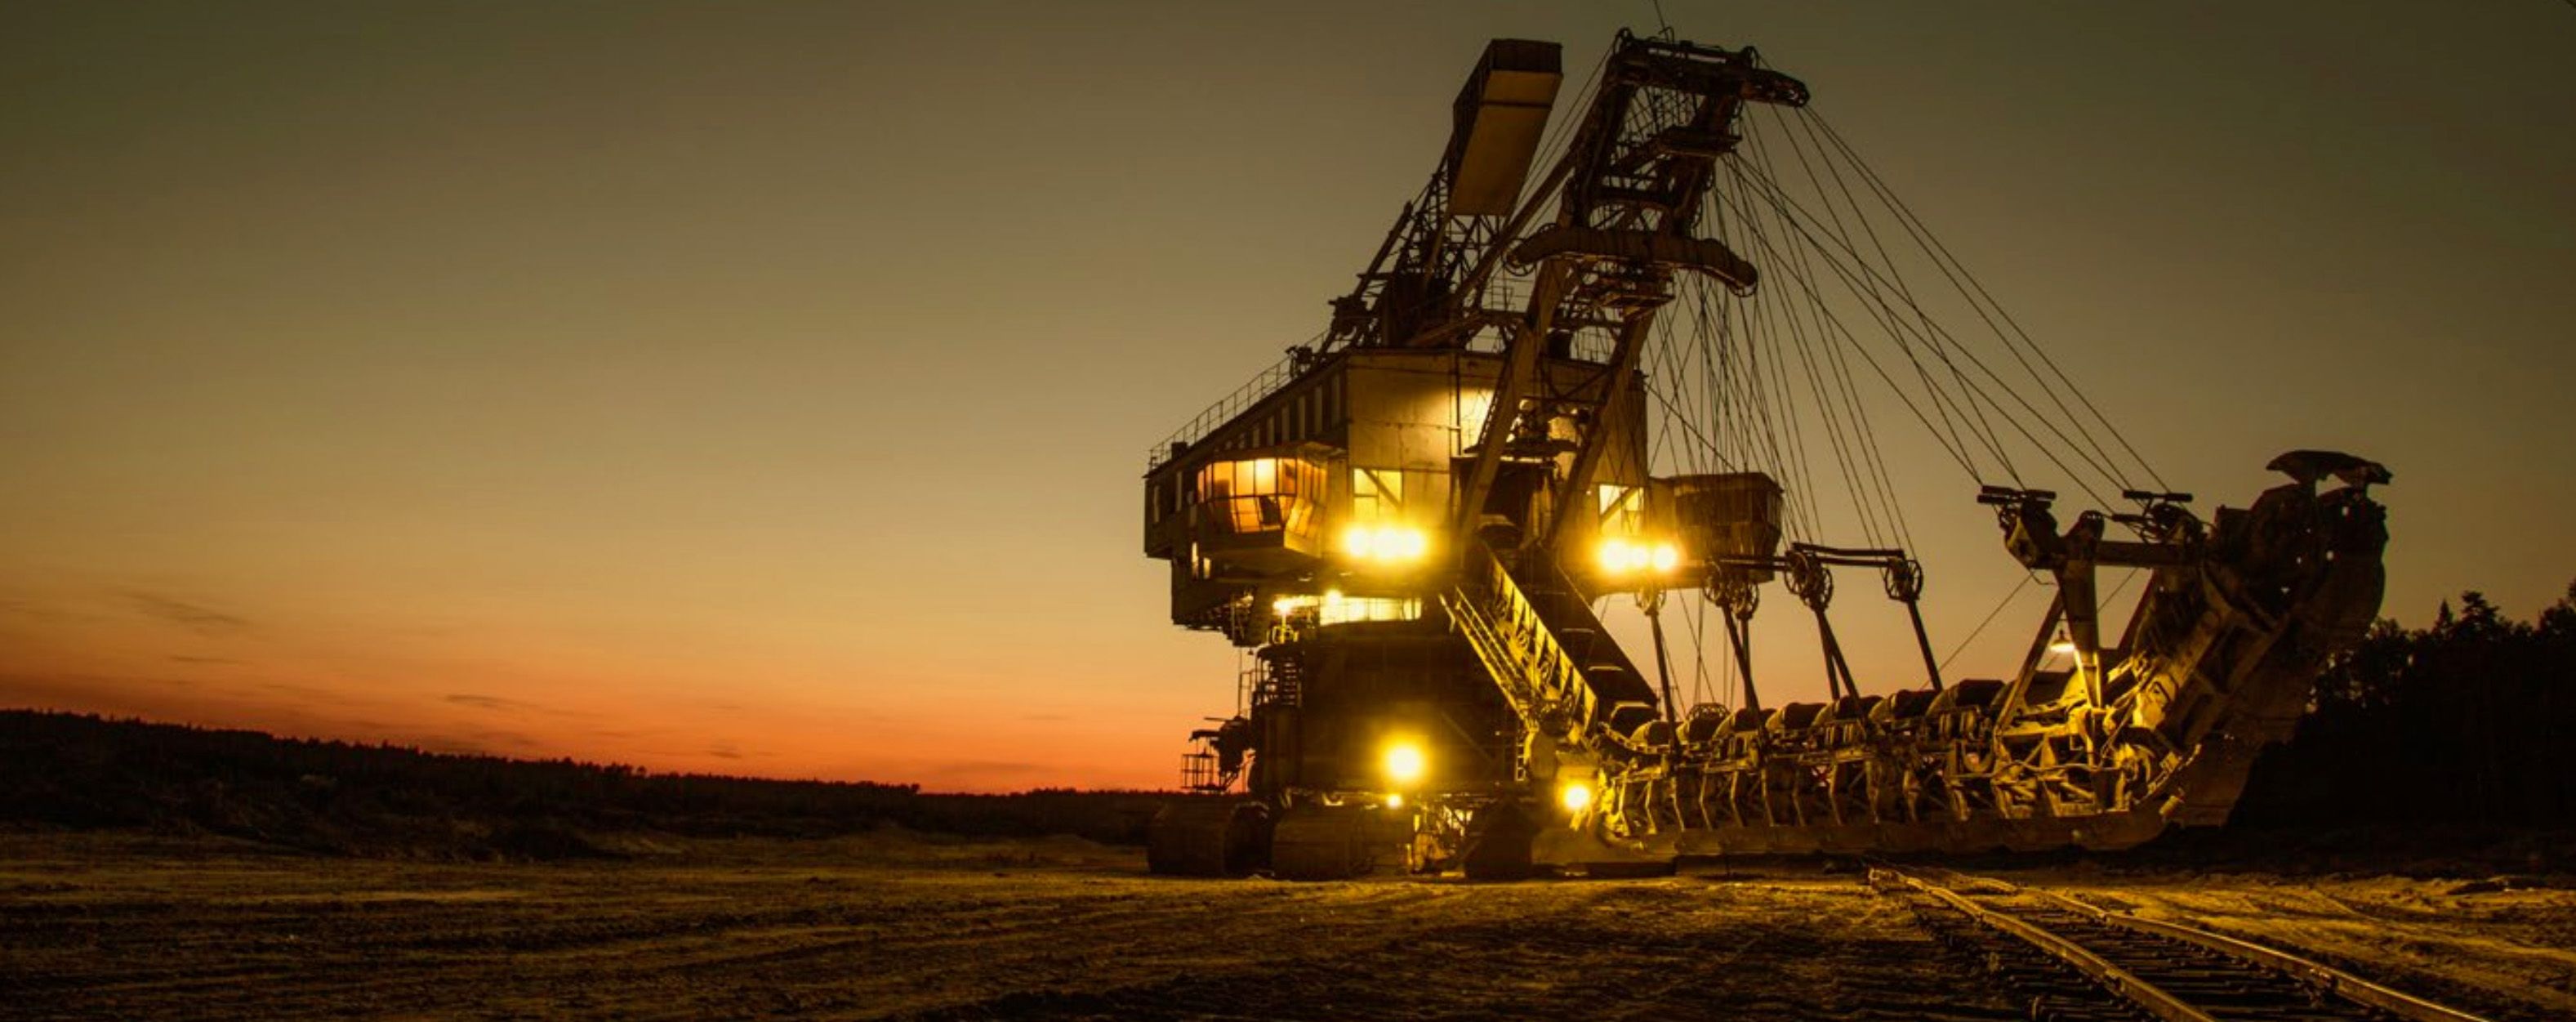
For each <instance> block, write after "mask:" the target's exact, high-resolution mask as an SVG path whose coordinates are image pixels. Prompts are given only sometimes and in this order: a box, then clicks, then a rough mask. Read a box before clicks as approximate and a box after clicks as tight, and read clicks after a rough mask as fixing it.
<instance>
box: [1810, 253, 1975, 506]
mask: <svg viewBox="0 0 2576 1022" xmlns="http://www.w3.org/2000/svg"><path fill="white" fill-rule="evenodd" d="M1765 251H1766V252H1768V250H1767V249H1766V250H1765ZM1799 283H1800V285H1801V286H1808V285H1807V282H1805V281H1799ZM1828 318H1829V319H1831V318H1832V317H1830V316H1829V317H1828ZM1833 321H1834V323H1835V326H1836V329H1837V330H1838V331H1840V332H1841V333H1842V334H1843V335H1844V336H1845V337H1846V338H1848V337H1849V336H1850V331H1849V329H1847V328H1844V327H1842V325H1841V322H1840V320H1839V319H1834V320H1833ZM1851 343H1853V344H1854V349H1853V350H1854V351H1856V352H1857V353H1859V354H1860V356H1861V360H1862V361H1863V362H1865V363H1867V364H1868V365H1869V367H1870V368H1871V369H1873V370H1875V371H1877V373H1878V376H1879V379H1880V380H1881V381H1882V382H1884V383H1886V384H1887V386H1888V389H1889V390H1890V391H1891V392H1893V393H1895V394H1896V399H1897V401H1898V402H1900V403H1902V404H1903V405H1905V409H1906V411H1908V412H1911V413H1913V415H1914V420H1915V421H1916V422H1919V423H1922V424H1923V428H1924V430H1925V431H1926V432H1929V433H1931V434H1932V438H1933V441H1934V442H1935V443H1938V444H1940V445H1941V450H1942V451H1943V452H1944V453H1947V454H1948V455H1950V459H1951V460H1952V461H1955V462H1957V463H1958V464H1959V469H1960V471H1962V472H1965V473H1967V475H1968V478H1969V479H1971V480H1975V481H1979V482H1982V481H1984V479H1985V476H1984V474H1983V473H1980V472H1978V471H1977V467H1976V464H1975V462H1974V461H1973V460H1972V459H1970V458H1969V457H1968V454H1967V452H1966V450H1965V449H1963V448H1955V447H1952V446H1950V444H1949V441H1948V439H1947V438H1945V437H1943V436H1942V435H1941V434H1940V432H1939V431H1938V430H1937V429H1935V428H1934V427H1933V425H1932V420H1931V418H1930V417H1929V416H1926V415H1924V414H1923V410H1922V409H1921V408H1920V407H1918V406H1916V405H1915V403H1914V399H1913V398H1911V397H1909V396H1907V395H1906V393H1905V388H1904V387H1903V386H1902V385H1900V384H1898V383H1897V382H1896V379H1895V377H1893V376H1891V375H1890V374H1889V373H1888V372H1887V370H1886V368H1885V367H1883V366H1880V365H1879V364H1878V359H1877V358H1876V357H1875V356H1873V355H1871V354H1870V353H1869V350H1868V349H1867V348H1863V347H1859V346H1858V342H1857V341H1852V342H1851ZM2007 471H2009V468H2007ZM2014 478H2015V480H2016V481H2018V477H2017V476H2016V477H2014Z"/></svg>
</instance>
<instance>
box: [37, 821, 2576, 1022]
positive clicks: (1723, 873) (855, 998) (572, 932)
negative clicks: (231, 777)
mask: <svg viewBox="0 0 2576 1022" xmlns="http://www.w3.org/2000/svg"><path fill="white" fill-rule="evenodd" d="M627 850H629V851H630V852H633V853H636V854H633V855H632V856H630V857H628V858H623V859H617V860H610V861H587V862H580V863H549V864H451V863H407V862H397V861H383V860H350V859H319V858H310V857H303V856H287V855H279V854H275V853H272V852H266V851H263V850H261V849H259V848H257V847H256V846H249V845H240V844H226V843H220V842H215V841H211V840H193V839H192V840H173V839H147V838H137V837H113V836H100V835H61V834H52V835H23V834H22V835H0V1017H9V1018H116V1019H163V1018H261V1019H291V1018H311V1017H368V1018H621V1019H623V1018H638V1019H659V1018H667V1019H695V1018H747V1017H772V1016H798V1017H817V1018H906V1019H951V1018H1028V1017H1038V1018H1094V1017H1096V1018H1119V1019H1136V1018H1229V1019H1231V1018H1240V1019H1272V1018H1284V1019H1324V1018H1335V1019H1339V1018H1403V1019H1439V1018H1493V1017H1519V1018H1559V1017H1585V1018H1602V1019H1626V1018H1635V1019H1646V1018H1656V1019H1665V1018H1674V1017H1730V1018H1754V1019H1773V1018H1776V1019H1848V1018H1861V1019H1870V1018H1878V1019H1945V1018H1946V1019H2001V1018H2016V1017H2020V1014H2021V1013H2020V1011H2019V1010H2018V1009H2017V1008H2016V1007H2015V1005H2013V1004H2011V1003H2009V1001H2008V1000H2007V999H2006V998H2004V997H2002V996H1999V995H1996V994H1993V993H1990V992H1987V991H1985V989H1984V988H1983V986H1982V984H1981V983H1980V979H1981V976H1980V975H1979V974H1978V973H1977V972H1976V971H1975V969H1974V967H1973V965H1972V964H1970V963H1965V962H1960V961H1956V960H1953V959H1951V958H1950V957H1948V956H1947V953H1946V952H1942V951H1940V950H1938V949H1937V947H1936V945H1934V944H1933V943H1932V942H1931V941H1930V940H1929V939H1928V938H1927V937H1926V936H1924V934H1923V933H1922V932H1921V931H1920V930H1918V929H1917V928H1916V927H1915V925H1914V924H1913V923H1912V922H1911V914H1910V913H1909V912H1908V911H1907V910H1906V908H1905V906H1904V905H1903V904H1902V903H1900V902H1898V901H1896V900H1894V899H1893V898H1891V897H1887V896H1880V895H1875V894H1872V893H1871V892H1870V891H1869V890H1868V889H1867V887H1865V886H1864V885H1863V884H1862V883H1861V882H1860V881H1859V880H1858V879H1857V878H1856V877H1854V876H1852V875H1850V874H1847V873H1845V874H1837V873H1827V872H1824V871H1823V870H1822V869H1821V868H1819V867H1818V866H1816V865H1814V864H1786V865H1783V864H1770V865H1767V866H1765V867H1763V868H1760V869H1740V868H1728V869H1721V868H1700V869H1694V870H1692V871H1690V872H1687V873H1685V874H1684V875H1682V876H1676V877H1670V878H1664V879H1654V880H1627V881H1607V880H1605V881H1556V882H1538V883H1528V884H1513V885H1483V886H1476V885H1467V884H1464V883H1458V882H1450V881H1436V880H1434V881H1425V880H1412V879H1401V878H1388V879H1381V880H1367V881H1360V882H1354V883H1341V884H1289V883H1281V882H1276V881H1268V880H1257V879H1256V880H1234V881H1198V880H1171V879H1162V878H1153V877H1148V876H1146V875H1144V867H1143V861H1142V856H1141V854H1139V853H1137V852H1135V851H1133V850H1129V849H1118V848H1107V847H1103V846H1099V845H1093V844H1089V843H1087V842H1081V841H1077V840H1071V839H1056V840H1049V841H1038V842H1003V843H997V842H965V841H951V840H941V839H934V838H928V837H921V836H915V835H907V834H899V833H897V834H882V835H870V836H866V837H858V838H849V839H839V840H829V841H805V842H767V841H748V840H745V841H723V842H691V843H687V844H681V843H678V842H671V841H660V842H656V841H648V840H640V839H638V840H632V841H630V842H629V843H628V845H627ZM2015 879H2016V880H2018V881H2020V882H2024V883H2039V882H2043V881H2046V882H2048V883H2050V884H2051V885H2052V886H2057V887H2059V889H2062V890H2068V891H2070V892H2074V893H2079V894H2082V895H2084V896H2087V897H2093V898H2096V899H2097V900H2101V901H2104V902H2106V903H2118V904H2121V905H2123V906H2135V907H2138V908H2140V909H2141V910H2142V911H2148V912H2157V913H2167V914H2172V913H2189V914H2192V915H2196V916H2201V917H2203V918H2207V919H2211V920H2213V922H2215V923H2217V924H2219V925H2223V926H2226V927H2228V928H2231V929H2235V930H2238V931H2240V932H2243V933H2245V934H2247V935H2251V936H2258V937H2269V938H2272V939H2275V940H2278V941H2281V942H2284V943H2296V944H2299V945H2301V946H2305V947H2310V948H2311V949H2312V950H2317V951H2319V952H2320V953H2323V954H2328V955H2329V956H2331V957H2334V958H2336V959H2337V960H2338V961H2339V962H2340V963H2342V964H2345V965H2347V966H2352V967H2356V968H2357V969H2359V970H2360V971H2364V972H2365V973H2366V974H2370V975H2373V976H2374V977H2375V978H2381V979H2383V980H2385V981H2388V982H2391V983H2395V984H2397V985H2400V986H2401V988H2406V989H2411V990H2414V991H2416V992H2420V993H2425V994H2428V995H2438V996H2443V997H2450V998H2454V999H2458V1000H2461V1001H2463V1002H2464V1003H2463V1006H2466V1007H2475V1008H2479V1009H2482V1010H2485V1011H2487V1012H2489V1013H2491V1014H2493V1015H2495V1016H2496V1017H2497V1018H2500V1019H2509V1018H2535V1019H2536V1018H2553V1017H2571V1016H2576V892H2571V891H2567V890H2563V889H2558V890H2535V891H2521V890H2502V891H2488V892H2473V893H2465V894H2459V895H2450V894H2446V893H2442V892H2443V891H2444V890H2445V889H2447V888H2449V887H2455V886H2457V882H2456V881H2451V882H2430V883H2428V882H2423V881H2407V880H2378V879H2360V880H2350V881H2343V880H2332V881H2323V882H2313V883H2311V882H2301V883H2298V884H2287V883H2284V882H2279V881H2267V880H2266V879H2264V878H2260V877H2209V878H2197V879H2191V878H2183V877H2178V876H2151V877H2143V878H2141V877H2127V876H2124V877H2116V878H2115V877H2105V876H2101V875H2095V874H2086V873H2082V872H2072V873H2061V874H2056V875H2046V874H2040V873H2033V874H2030V875H2027V876H2017V877H2015ZM2284 920H2288V922H2284Z"/></svg>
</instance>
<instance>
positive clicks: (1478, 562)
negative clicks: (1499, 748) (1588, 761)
mask: <svg viewBox="0 0 2576 1022" xmlns="http://www.w3.org/2000/svg"><path fill="white" fill-rule="evenodd" d="M1466 569H1467V570H1466V578H1465V579H1464V581H1465V582H1467V583H1470V584H1472V585H1473V586H1474V587H1475V588H1480V589H1482V590H1483V591H1484V592H1485V594H1487V596H1488V599H1487V600H1486V601H1484V602H1485V606H1482V607H1476V608H1475V609H1476V610H1478V611H1479V612H1480V616H1483V617H1485V618H1486V619H1487V620H1486V621H1485V622H1484V623H1485V624H1486V625H1487V626H1488V627H1490V628H1492V629H1493V631H1494V633H1495V639H1496V641H1497V642H1498V644H1499V652H1500V653H1501V654H1502V655H1503V656H1504V657H1505V658H1506V659H1507V660H1509V662H1510V664H1511V666H1512V667H1513V668H1514V670H1515V673H1517V674H1519V675H1520V676H1521V678H1522V680H1523V681H1524V682H1525V683H1526V685H1527V688H1528V689H1529V691H1530V694H1531V698H1532V700H1533V701H1534V702H1540V703H1550V704H1558V705H1563V704H1567V703H1571V704H1573V705H1572V706H1570V707H1568V708H1569V709H1573V710H1576V711H1578V712H1577V713H1576V714H1575V715H1574V717H1575V721H1576V724H1575V726H1576V727H1578V728H1579V727H1581V726H1583V725H1584V724H1586V723H1588V722H1589V721H1590V719H1591V716H1592V714H1591V712H1590V711H1591V709H1592V706H1591V702H1592V698H1591V697H1592V690H1591V689H1590V688H1588V687H1586V686H1585V685H1584V684H1583V668H1582V665H1580V664H1577V663H1575V662H1574V655H1573V654H1572V653H1569V652H1567V651H1566V649H1565V646H1564V644H1562V643H1559V642H1558V641H1556V634H1555V633H1554V632H1551V631H1549V630H1548V627H1547V622H1546V620H1545V619H1543V618H1541V617H1540V616H1539V613H1538V608H1537V607H1536V606H1535V605H1533V604H1531V603H1530V600H1529V596H1528V594H1526V593H1523V592H1522V591H1521V588H1520V585H1519V583H1517V582H1515V581H1513V579H1512V577H1511V573H1510V572H1508V571H1505V570H1504V569H1503V563H1502V559H1501V558H1499V557H1497V556H1495V554H1494V551H1493V548H1492V547H1489V546H1486V545H1485V544H1483V543H1476V544H1473V545H1472V548H1471V551H1470V553H1469V554H1468V556H1467V564H1466ZM1461 588H1462V595H1464V594H1465V592H1466V591H1467V590H1466V587H1464V586H1462V587H1461ZM1487 666H1488V669H1489V670H1490V669H1492V666H1493V665H1490V664H1489V665H1487ZM1497 680H1498V681H1499V678H1498V679H1497Z"/></svg>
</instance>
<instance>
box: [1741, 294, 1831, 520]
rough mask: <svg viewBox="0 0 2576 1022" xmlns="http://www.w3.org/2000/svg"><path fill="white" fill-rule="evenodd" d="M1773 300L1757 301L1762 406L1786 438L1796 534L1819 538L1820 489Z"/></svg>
mask: <svg viewBox="0 0 2576 1022" xmlns="http://www.w3.org/2000/svg"><path fill="white" fill-rule="evenodd" d="M1773 304H1774V303H1773V302H1771V301H1770V300H1769V299H1768V298H1767V297H1766V298H1763V299H1762V300H1761V301H1760V302H1759V307H1760V308H1761V310H1762V321H1763V326H1762V327H1761V328H1760V329H1759V330H1757V331H1756V333H1755V336H1757V337H1758V338H1760V339H1761V341H1762V343H1763V346H1764V348H1765V352H1764V354H1765V355H1766V356H1767V358H1766V360H1765V361H1766V362H1767V364H1769V365H1770V367H1771V373H1770V379H1768V380H1766V381H1764V387H1763V407H1764V410H1765V411H1766V413H1768V414H1770V415H1772V416H1774V421H1775V422H1776V423H1777V425H1778V426H1779V428H1780V431H1781V432H1783V433H1785V434H1787V435H1788V438H1789V444H1788V449H1787V451H1786V452H1785V454H1786V456H1787V457H1788V459H1789V460H1788V461H1787V462H1786V463H1785V464H1784V465H1783V466H1782V467H1783V468H1786V469H1787V470H1789V471H1790V472H1792V473H1795V476H1794V478H1796V479H1797V481H1798V492H1797V493H1796V494H1795V495H1793V496H1792V498H1791V499H1793V500H1795V501H1797V505H1798V508H1799V510H1800V513H1801V514H1803V515H1805V517H1806V520H1807V522H1806V530H1805V531H1806V535H1805V536H1802V537H1798V538H1801V539H1810V540H1821V539H1823V538H1824V535H1825V532H1824V520H1823V519H1821V518H1819V517H1817V507H1816V504H1817V501H1816V500H1815V499H1814V498H1815V496H1816V495H1817V494H1819V493H1821V492H1823V491H1821V490H1819V489H1817V488H1816V479H1815V473H1814V472H1813V471H1812V470H1811V469H1810V468H1809V466H1810V465H1811V464H1812V462H1811V461H1810V460H1809V459H1808V457H1807V440H1806V433H1807V428H1806V424H1805V422H1804V419H1803V417H1802V416H1800V415H1799V414H1798V391H1797V387H1796V386H1795V385H1794V384H1793V383H1792V382H1791V381H1790V378H1789V373H1788V363H1789V359H1788V357H1787V356H1786V355H1783V354H1782V353H1781V335H1782V334H1783V333H1786V332H1787V331H1786V329H1785V328H1783V327H1781V326H1780V321H1781V314H1780V313H1779V312H1778V311H1777V310H1776V309H1774V308H1773Z"/></svg>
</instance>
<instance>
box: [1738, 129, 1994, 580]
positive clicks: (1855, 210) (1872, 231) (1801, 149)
mask: <svg viewBox="0 0 2576 1022" xmlns="http://www.w3.org/2000/svg"><path fill="white" fill-rule="evenodd" d="M1770 116H1771V123H1774V124H1778V123H1781V116H1782V115H1780V114H1779V112H1777V111H1771V112H1770ZM1781 134H1783V135H1784V136H1786V137H1787V139H1788V145H1789V150H1790V153H1791V155H1793V156H1795V157H1796V158H1797V160H1798V166H1799V167H1800V168H1801V169H1803V170H1805V171H1806V174H1807V182H1808V185H1809V186H1810V187H1812V188H1814V189H1815V191H1816V193H1817V195H1818V196H1819V197H1820V198H1821V199H1822V200H1823V201H1822V202H1821V203H1820V204H1821V205H1823V206H1824V208H1825V214H1826V216H1827V217H1828V218H1829V219H1830V221H1831V227H1832V230H1833V232H1834V234H1835V235H1836V236H1837V238H1838V240H1839V241H1840V242H1841V243H1842V245H1843V246H1844V247H1845V248H1855V247H1856V246H1854V245H1852V243H1851V229H1850V228H1849V227H1848V226H1846V225H1845V224H1844V222H1843V219H1842V215H1841V214H1840V213H1839V212H1838V211H1837V210H1836V208H1835V206H1834V204H1833V201H1832V196H1831V195H1830V194H1828V193H1826V192H1825V190H1824V184H1823V182H1822V181H1821V180H1820V179H1819V178H1818V176H1817V174H1816V170H1815V166H1814V163H1815V162H1823V161H1822V159H1821V149H1822V143H1821V142H1819V143H1818V148H1819V150H1820V152H1819V159H1818V160H1817V161H1813V162H1811V161H1809V160H1808V158H1807V152H1806V147H1805V146H1804V145H1802V144H1800V143H1799V141H1798V136H1797V135H1795V134H1792V133H1789V132H1787V131H1785V130H1784V131H1782V132H1781ZM1825 169H1826V171H1827V172H1828V173H1829V174H1830V175H1831V176H1832V178H1833V181H1834V187H1835V190H1836V191H1837V192H1839V193H1840V194H1841V195H1842V197H1843V202H1844V204H1846V205H1848V206H1850V207H1851V211H1852V220H1853V221H1854V222H1857V223H1858V224H1859V225H1860V229H1861V232H1862V233H1863V234H1864V235H1865V236H1866V237H1868V239H1869V243H1870V247H1871V249H1872V250H1874V251H1876V252H1877V253H1878V255H1879V260H1880V262H1881V263H1883V264H1885V265H1886V266H1887V268H1888V277H1889V279H1890V281H1891V282H1892V283H1893V285H1894V286H1895V289H1896V293H1897V295H1898V296H1899V297H1901V298H1903V299H1905V301H1906V302H1907V304H1909V305H1912V306H1913V307H1914V308H1915V312H1916V315H1917V316H1919V317H1920V318H1922V319H1923V321H1925V322H1927V323H1928V322H1929V321H1930V319H1931V317H1930V314H1929V313H1926V312H1924V311H1923V310H1922V307H1921V305H1920V304H1919V303H1916V302H1915V301H1914V297H1913V291H1912V289H1910V288H1909V287H1907V286H1906V283H1905V278H1904V275H1903V274H1902V273H1900V272H1898V270H1897V267H1896V262H1895V260H1894V259H1892V258H1890V257H1889V256H1888V254H1887V246H1886V245H1885V244H1883V243H1881V242H1880V240H1879V237H1878V230H1877V228H1876V227H1875V226H1873V225H1872V224H1871V223H1870V218H1869V217H1868V216H1867V215H1866V214H1865V213H1864V212H1863V211H1862V209H1861V207H1860V203H1859V202H1857V201H1855V200H1854V199H1853V198H1852V195H1851V189H1850V188H1849V187H1848V186H1847V185H1845V184H1844V183H1843V180H1842V172H1841V171H1840V169H1838V168H1836V167H1834V166H1833V165H1832V164H1831V163H1826V164H1825ZM1889 311H1890V315H1891V316H1892V315H1893V310H1889ZM1888 325H1889V327H1890V329H1889V336H1891V337H1894V338H1897V339H1898V344H1897V347H1898V348H1899V350H1901V351H1903V352H1904V353H1905V357H1906V361H1907V362H1909V363H1911V364H1912V365H1913V366H1914V370H1915V374H1916V376H1917V378H1918V379H1921V380H1922V381H1923V382H1924V384H1925V387H1926V389H1927V390H1929V389H1930V387H1931V374H1930V371H1929V370H1927V369H1925V368H1924V367H1923V363H1922V360H1921V359H1919V358H1916V357H1915V355H1914V352H1913V347H1912V345H1910V344H1907V343H1905V342H1904V340H1903V335H1902V334H1900V333H1898V332H1896V330H1895V329H1894V328H1893V327H1894V325H1893V324H1892V323H1890V324H1888ZM1836 355H1837V361H1838V362H1839V361H1840V352H1839V350H1838V351H1837V352H1836ZM1843 372H1844V386H1845V389H1846V391H1847V393H1848V397H1849V399H1850V400H1851V401H1852V403H1853V404H1854V406H1855V407H1858V406H1859V404H1860V395H1859V394H1858V392H1857V391H1853V390H1852V389H1851V382H1850V371H1849V368H1848V366H1847V365H1846V367H1845V369H1844V370H1843ZM1931 404H1932V405H1933V410H1934V411H1936V412H1938V413H1940V416H1941V424H1942V427H1943V428H1944V429H1946V430H1948V432H1949V436H1950V439H1951V440H1952V442H1953V443H1960V442H1961V441H1960V440H1959V435H1958V427H1957V426H1956V424H1954V423H1953V422H1952V421H1951V419H1950V414H1949V409H1948V408H1947V406H1946V405H1945V404H1943V403H1942V402H1940V401H1937V400H1935V401H1933V402H1931ZM1861 414H1862V426H1863V429H1864V430H1865V431H1866V435H1867V437H1868V439H1869V442H1870V448H1869V450H1870V453H1871V456H1872V457H1873V458H1874V459H1876V460H1877V465H1876V469H1877V472H1878V476H1879V480H1880V482H1881V484H1882V485H1884V486H1886V487H1887V488H1888V499H1889V505H1890V507H1891V508H1893V509H1894V510H1895V512H1896V518H1897V526H1898V534H1899V535H1900V536H1901V537H1902V538H1903V539H1904V545H1905V546H1906V547H1908V548H1911V547H1912V546H1913V535H1912V531H1911V530H1910V529H1908V528H1906V522H1905V512H1904V505H1903V503H1902V502H1900V501H1897V500H1896V499H1895V493H1894V482H1893V481H1892V480H1890V479H1889V478H1888V474H1887V463H1886V460H1885V455H1884V453H1883V451H1882V450H1881V449H1880V448H1879V446H1878V443H1877V437H1876V434H1875V430H1873V429H1870V425H1869V422H1868V419H1867V412H1866V409H1863V410H1862V412H1861Z"/></svg>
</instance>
